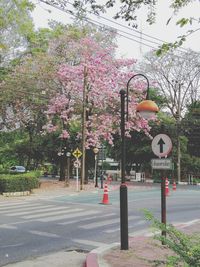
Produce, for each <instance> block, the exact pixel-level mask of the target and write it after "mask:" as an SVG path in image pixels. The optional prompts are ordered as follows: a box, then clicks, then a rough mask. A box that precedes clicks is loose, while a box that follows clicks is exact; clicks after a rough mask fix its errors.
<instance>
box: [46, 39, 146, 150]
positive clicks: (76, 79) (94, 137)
mask: <svg viewBox="0 0 200 267" xmlns="http://www.w3.org/2000/svg"><path fill="white" fill-rule="evenodd" d="M68 47H70V48H71V50H70V51H68V53H70V55H73V57H75V58H74V64H72V61H70V62H69V63H65V64H62V65H61V66H60V68H59V71H58V73H57V75H58V78H59V80H60V81H61V83H62V86H63V90H64V93H62V94H60V95H58V96H57V97H56V98H54V99H52V100H51V103H50V105H49V109H48V111H47V114H48V116H49V119H50V123H52V121H53V118H54V117H55V116H58V117H59V118H60V120H61V121H62V122H63V124H59V122H58V121H57V120H55V122H56V123H57V125H55V126H51V127H47V128H48V130H50V131H51V129H54V130H58V128H59V127H58V126H59V125H66V126H67V127H63V126H62V127H60V129H59V130H60V131H61V135H60V136H61V137H62V138H70V121H73V120H74V119H75V118H76V119H77V116H78V115H80V116H79V118H80V119H81V114H82V110H83V107H82V105H83V90H85V92H86V110H87V122H86V142H87V147H94V146H98V145H99V144H100V143H101V141H102V140H106V141H108V143H109V144H111V145H112V144H113V134H114V133H116V132H119V128H120V95H119V91H120V90H121V89H125V88H126V85H127V81H128V80H129V78H130V77H132V76H133V75H134V74H135V73H134V71H133V68H134V65H135V62H136V61H135V60H133V59H115V58H114V56H113V54H114V53H113V51H112V49H113V47H112V46H107V47H106V48H105V47H102V46H101V44H98V43H97V42H96V41H95V40H93V39H92V38H82V39H80V40H78V41H77V40H76V41H71V43H70V44H68ZM129 90H130V93H129V107H130V108H129V122H128V123H127V125H126V127H127V128H126V129H127V134H128V133H129V132H130V131H131V130H133V129H134V130H135V129H136V130H140V129H145V130H146V131H148V129H149V128H148V123H147V121H145V120H142V119H140V118H138V116H136V112H135V109H136V104H137V103H136V101H137V99H136V98H135V93H137V97H138V95H140V96H141V95H142V93H143V90H144V83H142V82H139V81H138V82H133V83H131V84H130V88H129ZM77 136H81V133H80V132H79V133H77Z"/></svg>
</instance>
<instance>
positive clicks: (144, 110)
mask: <svg viewBox="0 0 200 267" xmlns="http://www.w3.org/2000/svg"><path fill="white" fill-rule="evenodd" d="M136 111H137V112H139V113H140V115H141V117H143V118H144V119H150V118H152V117H153V116H154V115H155V114H156V113H157V112H158V111H159V108H158V106H157V104H156V103H155V102H154V101H152V100H149V99H147V100H143V101H142V102H140V103H139V104H138V105H137V107H136Z"/></svg>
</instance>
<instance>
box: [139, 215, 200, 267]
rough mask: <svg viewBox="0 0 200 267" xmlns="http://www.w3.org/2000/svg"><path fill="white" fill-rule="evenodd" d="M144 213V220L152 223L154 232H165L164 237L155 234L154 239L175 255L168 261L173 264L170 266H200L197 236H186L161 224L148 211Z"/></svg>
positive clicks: (172, 227) (199, 237)
mask: <svg viewBox="0 0 200 267" xmlns="http://www.w3.org/2000/svg"><path fill="white" fill-rule="evenodd" d="M144 213H145V218H146V219H147V220H148V221H150V222H151V223H152V226H153V228H154V229H155V230H159V232H160V231H165V232H166V237H165V236H164V235H161V234H160V233H156V234H155V236H154V237H155V239H157V240H160V241H161V242H162V244H164V245H165V246H167V247H168V248H170V249H171V250H172V251H173V252H174V253H175V254H176V255H177V256H175V257H170V258H169V259H168V263H170V262H171V263H172V262H173V264H174V265H171V266H179V263H180V262H182V263H185V264H186V266H188V267H198V266H200V242H199V241H200V236H199V235H197V234H195V235H186V234H184V233H183V232H181V231H179V230H177V229H176V228H175V227H174V226H173V225H171V224H167V225H164V224H162V223H161V222H160V221H159V220H158V219H156V218H155V217H154V216H153V215H152V214H151V213H150V212H149V211H148V210H144Z"/></svg>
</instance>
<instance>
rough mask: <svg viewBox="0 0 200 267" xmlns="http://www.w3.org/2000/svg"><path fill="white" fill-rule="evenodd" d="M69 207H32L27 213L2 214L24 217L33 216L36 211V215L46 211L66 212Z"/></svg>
mask: <svg viewBox="0 0 200 267" xmlns="http://www.w3.org/2000/svg"><path fill="white" fill-rule="evenodd" d="M69 208H70V207H55V206H54V207H49V206H42V207H40V208H38V207H34V208H30V209H29V211H21V212H14V213H13V212H12V213H11V214H10V212H9V214H7V213H4V214H7V216H22V215H26V214H33V212H35V211H37V212H38V213H39V212H40V213H41V212H47V211H54V210H55V211H59V210H66V209H69Z"/></svg>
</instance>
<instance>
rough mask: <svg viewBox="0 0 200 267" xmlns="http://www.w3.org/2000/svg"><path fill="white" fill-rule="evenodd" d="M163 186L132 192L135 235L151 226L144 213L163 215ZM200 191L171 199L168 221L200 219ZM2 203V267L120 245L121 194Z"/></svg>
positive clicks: (192, 190)
mask: <svg viewBox="0 0 200 267" xmlns="http://www.w3.org/2000/svg"><path fill="white" fill-rule="evenodd" d="M160 195H161V194H160V187H157V188H152V189H148V190H146V189H144V190H137V191H135V190H129V191H128V200H129V204H128V206H129V233H134V232H136V231H140V230H142V229H145V228H147V227H148V223H147V222H146V221H145V219H144V215H143V212H142V209H144V208H145V209H148V210H150V211H151V212H152V213H153V214H154V215H155V216H156V217H158V218H160V216H161V215H160V214H161V208H160V207H161V200H160V199H161V196H160ZM199 196H200V189H198V187H183V188H181V187H180V188H179V189H178V190H177V191H176V192H171V195H170V196H169V197H167V221H168V222H170V223H181V222H188V221H191V220H194V219H200V211H199V210H200V197H199ZM101 201H102V190H100V191H99V192H98V191H95V192H92V193H91V192H86V193H84V194H82V195H81V196H80V195H79V194H70V195H67V196H60V197H52V198H48V197H46V198H43V199H37V198H27V199H26V200H24V199H23V200H21V199H20V198H16V199H14V200H12V201H10V200H9V201H2V202H0V214H1V223H0V266H4V265H6V264H8V263H12V262H17V261H21V260H24V259H25V258H30V257H36V256H40V255H44V254H47V253H49V252H55V251H60V250H68V251H70V250H77V251H90V250H91V249H93V248H96V247H99V246H101V245H103V244H110V243H113V242H119V241H120V240H119V238H120V228H119V191H118V190H117V191H112V192H109V201H110V205H101V204H99V203H101Z"/></svg>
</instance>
